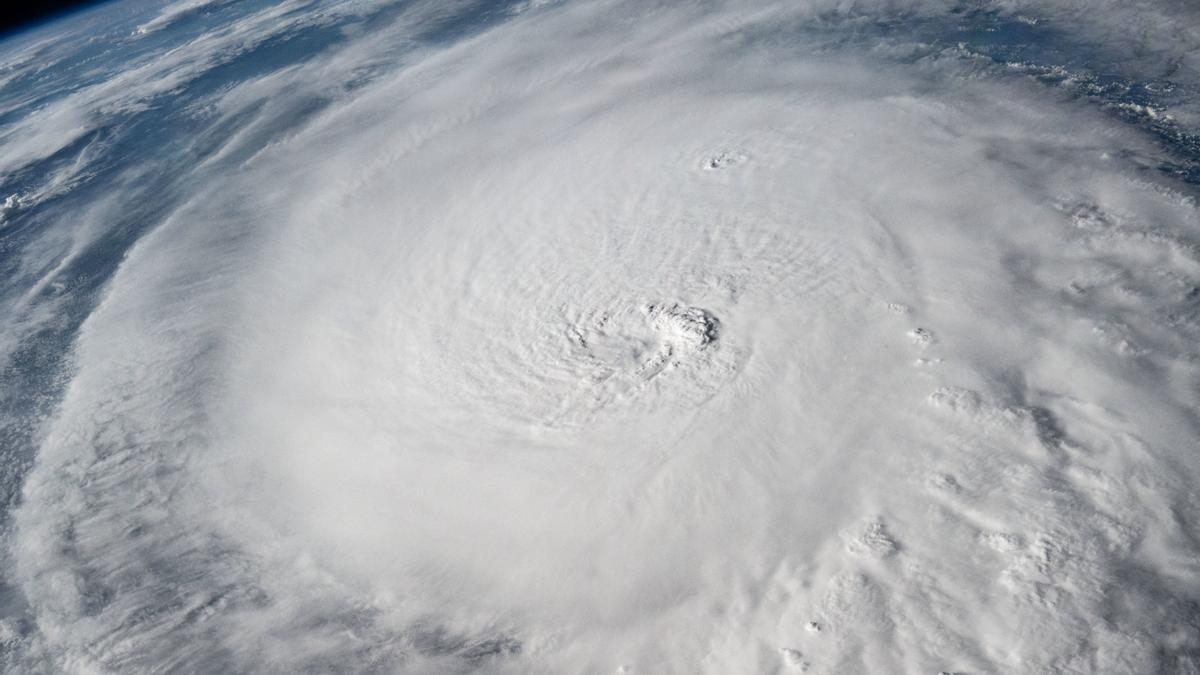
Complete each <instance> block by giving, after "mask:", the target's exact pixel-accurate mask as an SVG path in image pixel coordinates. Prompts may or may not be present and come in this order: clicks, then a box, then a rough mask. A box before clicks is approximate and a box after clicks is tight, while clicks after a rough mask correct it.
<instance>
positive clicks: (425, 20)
mask: <svg viewBox="0 0 1200 675" xmlns="http://www.w3.org/2000/svg"><path fill="white" fill-rule="evenodd" d="M1147 7H1148V8H1152V9H1153V10H1154V11H1153V12H1149V13H1148V14H1146V16H1147V17H1148V18H1145V19H1144V21H1145V23H1144V24H1139V25H1143V26H1144V27H1145V31H1147V32H1150V33H1154V32H1155V31H1160V30H1165V29H1163V28H1161V26H1162V25H1165V24H1160V23H1156V21H1157V19H1154V18H1153V17H1155V16H1160V15H1161V16H1164V17H1166V16H1171V14H1170V12H1172V11H1174V10H1173V9H1172V8H1170V7H1168V6H1167V5H1162V4H1156V5H1152V6H1151V5H1147ZM476 9H477V8H473V7H472V6H470V5H464V6H462V7H452V8H446V7H444V6H419V5H418V6H412V7H407V8H406V9H405V10H404V11H403V12H399V13H397V14H394V15H380V16H383V17H384V18H386V19H387V20H386V21H383V20H382V19H381V20H380V22H379V24H378V25H362V24H354V25H346V26H343V27H342V28H343V29H344V32H345V35H347V36H349V39H347V40H346V41H345V42H344V43H343V44H342V46H341V47H339V48H337V49H334V50H328V51H325V52H322V53H320V54H318V55H315V56H312V57H311V58H305V59H300V60H298V61H297V62H295V63H294V64H293V65H290V66H288V67H286V68H280V69H276V70H272V71H270V72H267V73H259V74H255V75H254V76H253V77H248V78H243V79H241V80H240V81H239V82H238V83H237V84H236V85H234V86H226V87H221V88H218V89H214V90H213V91H211V92H210V93H208V94H206V95H205V96H204V97H202V98H200V99H198V100H196V101H195V102H193V108H194V110H195V112H196V115H197V116H198V117H199V118H202V119H204V120H207V121H208V122H209V123H211V124H212V125H215V127H219V128H222V129H229V130H230V132H229V133H228V134H226V136H225V137H224V139H223V141H222V143H221V144H220V147H219V148H217V149H215V150H213V151H212V152H210V153H209V154H207V155H206V156H205V161H203V162H201V163H198V164H197V165H195V166H194V167H191V168H190V169H189V170H188V171H189V172H188V173H185V174H184V175H183V176H182V177H181V178H180V179H179V180H178V182H177V183H176V184H175V185H176V186H177V191H178V193H179V194H180V199H179V201H178V203H176V204H175V205H174V206H173V208H172V209H171V211H170V213H169V214H167V215H166V216H165V217H164V219H163V221H162V222H161V224H160V225H159V226H158V227H157V228H156V229H154V231H153V232H151V233H149V234H147V235H146V236H144V237H142V238H141V239H140V240H139V241H137V243H136V245H133V246H132V247H131V248H130V250H128V251H127V252H126V253H125V256H124V261H123V262H122V264H121V265H120V269H119V270H118V271H117V272H116V274H115V275H114V276H113V277H112V279H111V280H110V281H109V283H108V285H107V290H106V291H105V293H104V294H103V296H102V299H101V300H100V301H99V303H98V306H97V307H96V308H95V310H94V311H92V312H91V313H90V315H89V316H88V318H87V320H86V321H85V322H84V324H83V326H82V328H81V329H80V331H79V334H78V337H77V339H76V341H75V346H74V349H73V352H72V355H71V358H72V364H73V365H72V369H71V371H70V372H71V375H72V379H71V381H70V384H69V385H68V386H67V387H66V389H65V391H64V393H63V395H62V400H61V404H60V405H59V406H58V408H57V411H56V413H55V414H54V416H53V417H52V418H51V419H49V420H47V422H46V426H45V431H44V433H43V435H42V436H41V437H40V445H39V449H38V456H37V464H36V466H35V467H34V468H33V470H32V471H31V473H30V474H29V475H28V476H27V478H26V479H25V483H24V496H23V502H22V504H21V506H20V508H19V510H18V511H17V513H16V516H15V524H16V529H15V532H14V534H12V535H11V536H10V537H9V538H8V540H7V541H8V544H9V546H10V547H11V557H12V558H13V561H14V563H13V566H14V569H15V572H14V573H13V574H12V577H11V580H10V581H11V583H12V585H13V587H14V588H16V589H18V590H19V592H20V594H21V597H22V599H23V602H24V603H26V604H27V605H28V608H27V610H25V614H24V616H25V617H27V618H26V619H24V621H25V622H26V623H24V624H22V623H21V622H19V621H17V620H15V619H14V620H10V621H8V622H6V623H5V624H4V626H5V629H6V631H7V632H6V633H5V637H6V639H7V644H8V649H9V654H10V659H11V662H12V663H20V664H22V666H23V667H28V668H33V667H42V666H44V667H50V668H54V669H62V670H67V671H74V672H152V671H160V670H166V671H173V672H466V671H479V672H514V673H517V672H520V673H528V672H545V673H558V672H633V673H636V672H648V673H660V672H687V673H692V672H713V673H729V672H786V671H795V672H799V671H805V670H807V671H809V672H869V673H882V672H914V673H915V672H939V671H942V672H963V673H967V672H970V673H992V672H995V673H1002V672H1046V673H1049V672H1190V671H1191V670H1194V669H1196V668H1197V667H1200V663H1197V653H1198V650H1200V632H1198V630H1200V627H1198V626H1197V623H1198V621H1200V611H1198V610H1197V605H1196V602H1197V597H1198V593H1200V587H1198V582H1197V579H1200V577H1198V576H1197V570H1196V563H1195V560H1196V554H1197V545H1196V543H1195V541H1196V523H1197V522H1198V521H1197V518H1198V515H1200V514H1197V513H1196V510H1197V503H1198V502H1197V500H1196V495H1195V487H1194V486H1195V485H1196V484H1197V483H1196V479H1197V476H1196V467H1195V462H1194V461H1192V460H1193V457H1192V455H1193V453H1194V450H1195V448H1196V447H1197V440H1198V435H1200V429H1197V426H1196V422H1195V411H1196V409H1197V408H1196V406H1197V387H1196V383H1197V379H1196V376H1197V372H1196V362H1197V351H1196V345H1197V344H1200V342H1198V341H1197V338H1198V337H1200V335H1198V334H1197V333H1198V322H1200V318H1198V317H1200V315H1198V314H1197V313H1196V304H1195V303H1196V296H1197V290H1196V289H1197V288H1198V287H1200V281H1198V276H1200V259H1198V257H1197V251H1198V250H1200V249H1198V248H1197V242H1196V237H1197V233H1196V225H1197V223H1196V213H1195V204H1194V201H1193V197H1192V196H1191V188H1189V187H1188V186H1187V185H1186V184H1184V183H1182V182H1179V181H1178V180H1177V178H1176V177H1173V176H1172V174H1171V173H1170V172H1165V171H1162V170H1160V169H1161V168H1162V167H1163V166H1164V165H1166V164H1169V163H1170V162H1172V161H1176V160H1177V158H1176V159H1172V157H1171V155H1170V152H1169V151H1168V150H1165V149H1164V147H1163V141H1162V136H1161V134H1158V135H1156V132H1155V130H1154V129H1150V128H1147V127H1145V126H1143V125H1139V124H1134V123H1131V122H1130V120H1129V119H1126V118H1122V117H1120V116H1119V115H1114V114H1113V113H1112V111H1111V110H1110V109H1106V108H1105V107H1104V106H1097V105H1093V103H1094V102H1095V100H1094V99H1089V98H1088V97H1082V98H1081V97H1074V96H1070V95H1065V94H1064V91H1063V90H1062V89H1055V88H1050V87H1047V86H1045V84H1044V83H1043V82H1041V81H1039V80H1037V79H1028V78H1024V77H1021V76H1011V75H1010V76H1005V75H1003V74H1002V73H1000V72H998V70H997V69H980V68H979V67H978V64H977V62H976V60H974V59H972V58H970V57H964V56H961V54H960V55H959V56H954V55H947V53H945V52H942V51H937V50H934V51H930V50H929V49H927V46H928V45H927V42H926V41H925V39H924V37H923V36H924V35H927V34H928V33H927V32H922V31H928V30H929V26H930V24H929V23H928V22H933V26H934V28H935V29H938V28H939V27H941V29H945V30H946V31H947V35H953V34H954V31H953V30H951V28H952V27H953V26H960V25H961V23H960V22H961V21H963V20H964V19H962V14H963V8H961V7H957V6H954V5H951V4H949V3H947V4H945V5H921V6H919V7H918V6H917V5H910V6H904V5H899V4H895V3H892V4H887V3H884V4H878V3H870V4H868V3H828V4H824V5H822V4H814V5H811V6H803V7H800V8H796V7H792V6H790V4H771V3H765V2H764V3H752V2H729V3H717V2H706V3H695V4H678V3H661V4H654V3H631V2H617V1H611V2H562V3H553V4H547V3H528V2H526V3H517V4H514V5H513V6H512V7H510V8H507V9H506V10H505V11H504V12H500V13H497V14H496V15H495V16H493V15H490V14H489V15H488V16H491V17H492V18H491V19H490V20H491V21H492V23H487V22H484V23H478V24H473V23H471V22H472V21H473V20H474V19H471V18H469V17H477V16H478V15H477V14H474V13H472V12H473V11H474V10H476ZM1104 9H1105V10H1108V11H1110V12H1111V14H1107V15H1106V14H1105V12H1104V11H1097V12H1094V14H1095V16H1089V17H1079V18H1087V20H1088V21H1089V23H1087V24H1086V25H1081V26H1079V27H1078V31H1079V36H1080V38H1079V39H1080V40H1081V41H1083V42H1086V41H1087V40H1088V39H1089V37H1088V36H1093V39H1094V36H1103V35H1110V34H1112V31H1113V30H1114V25H1115V24H1114V23H1112V21H1114V19H1113V17H1117V19H1116V20H1119V18H1120V17H1121V16H1122V14H1121V12H1122V11H1124V10H1121V9H1119V8H1118V7H1117V6H1116V5H1113V6H1112V7H1107V6H1106V7H1105V8H1104ZM513 10H519V11H513ZM974 10H975V11H983V12H984V14H983V19H981V20H984V19H986V20H987V21H997V20H1000V21H1008V20H1009V19H1006V18H1004V17H1006V16H1010V15H1013V13H1014V12H1019V13H1032V14H1034V15H1038V13H1039V12H1040V13H1041V14H1040V15H1043V16H1045V17H1047V18H1045V19H1043V20H1044V21H1047V22H1053V21H1062V17H1064V16H1070V17H1076V14H1075V12H1076V8H1074V7H1073V6H1071V5H1069V4H1062V5H1051V6H1048V7H1044V8H1043V7H1032V6H1022V7H1017V6H1016V5H1011V6H1006V7H1003V8H1001V7H988V6H984V7H982V8H979V7H977V8H974ZM168 11H170V10H168ZM262 11H264V12H269V11H272V10H262ZM456 11H458V12H465V13H466V14H465V15H464V16H465V17H468V18H463V17H459V16H458V15H456V14H455V12H456ZM1006 12H1007V14H1006ZM500 14H502V16H500ZM915 15H918V16H915ZM297 16H303V13H301V14H299V15H297ZM1022 16H1024V14H1022ZM997 17H1000V18H999V19H997ZM864 18H865V19H864ZM1030 18H1032V19H1037V16H1033V17H1030ZM295 20H301V19H300V18H296V19H295ZM1011 21H1012V22H1014V23H1012V25H1013V26H1015V25H1016V24H1018V23H1020V22H1019V21H1017V19H1015V18H1013V19H1011ZM269 24H270V22H265V23H264V24H262V25H263V26H267V25H269ZM881 24H886V26H887V28H886V31H884V32H882V33H881V32H878V31H877V30H876V29H874V28H871V26H873V25H874V26H876V27H878V25H881ZM256 25H257V24H256ZM993 25H994V24H993ZM1006 25H1008V24H1006ZM1021 25H1026V24H1021ZM1064 25H1065V24H1064ZM262 29H264V30H265V28H262ZM169 30H170V26H166V27H164V28H163V31H164V32H165V31H169ZM225 30H233V29H225ZM463 30H468V33H467V34H466V35H462V34H461V33H462V31H463ZM1064 30H1065V28H1064ZM1172 30H1174V29H1172ZM910 32H911V34H912V36H913V37H911V38H910V37H906V36H907V35H909V33H910ZM1176 32H1178V33H1180V34H1182V30H1180V31H1176ZM235 34H237V32H236V31H234V32H230V33H228V35H230V36H232V35H235ZM447 34H450V35H453V37H445V36H446V35H447ZM213 39H215V38H212V37H211V36H209V37H204V38H200V39H199V40H213ZM222 39H224V38H222ZM229 39H233V38H232V37H230V38H229ZM194 44H200V42H199V41H198V42H197V43H194ZM1164 44H1166V45H1167V47H1170V46H1171V43H1169V42H1167V43H1164ZM906 45H907V46H906ZM1096 49H1097V52H1098V53H1103V52H1105V50H1106V49H1107V47H1106V46H1105V45H1100V46H1098V47H1096ZM1172 49H1173V48H1172ZM196 58H197V59H198V62H204V63H208V62H210V61H208V59H209V58H210V57H208V56H203V55H200V56H197V57H196ZM1114 58H1115V57H1114ZM1155 58H1158V57H1155ZM1162 58H1163V60H1164V61H1163V62H1164V63H1165V60H1167V59H1171V58H1174V59H1176V62H1177V63H1178V64H1182V63H1184V62H1185V61H1186V57H1185V56H1184V55H1183V53H1182V52H1175V51H1169V52H1168V53H1167V55H1166V56H1163V57H1162ZM144 67H150V66H149V65H147V66H144ZM155 67H157V66H155ZM1179 67H1180V68H1184V67H1185V66H1183V65H1180V66H1179ZM131 72H132V71H131ZM1191 76H1192V74H1191V72H1190V71H1183V74H1181V75H1179V76H1178V78H1177V79H1178V80H1180V81H1181V82H1186V80H1187V79H1188V78H1190V77H1191ZM120 77H122V78H125V79H128V78H130V77H132V76H131V75H129V74H125V75H122V76H120ZM100 86H102V87H105V89H103V90H102V91H104V90H107V88H108V87H109V86H111V85H100ZM155 86H157V85H155ZM172 86H173V87H182V88H185V89H186V87H187V84H186V83H184V82H183V81H180V82H178V83H176V84H174V85H172ZM1068 93H1069V92H1068ZM122 96H126V94H122ZM89 100H96V101H99V100H105V99H104V97H100V98H93V99H89ZM121 100H124V99H121ZM314 101H319V102H320V105H317V104H315V103H313V102H314ZM86 107H87V106H80V107H79V109H86ZM60 119H61V118H60V117H59V116H58V115H57V114H47V115H45V116H42V117H39V116H37V115H31V116H29V117H28V118H27V119H24V120H22V121H21V122H20V123H19V124H21V125H28V126H30V127H31V128H32V127H37V126H38V125H41V124H45V125H48V126H49V127H55V128H57V126H58V124H59V120H60ZM295 120H299V122H296V121H295ZM14 133H15V132H14ZM47 133H49V132H47ZM16 152H17V153H18V154H17V155H16V156H18V157H25V156H32V155H31V154H30V153H31V152H32V151H31V150H27V149H25V147H24V146H23V145H20V144H18V146H17V151H16ZM20 153H25V154H24V155H22V154H20ZM10 157H12V156H11V155H10ZM12 161H17V160H12ZM97 208H100V207H97ZM98 213H102V212H100V211H98ZM87 232H92V230H88V231H87ZM88 236H89V237H91V238H89V239H86V241H91V240H92V239H94V238H95V235H94V234H89V235H88ZM81 241H84V240H81ZM86 241H85V242H84V243H86ZM82 245H84V244H80V246H82ZM22 626H24V628H22ZM1189 669H1190V670H1189Z"/></svg>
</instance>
